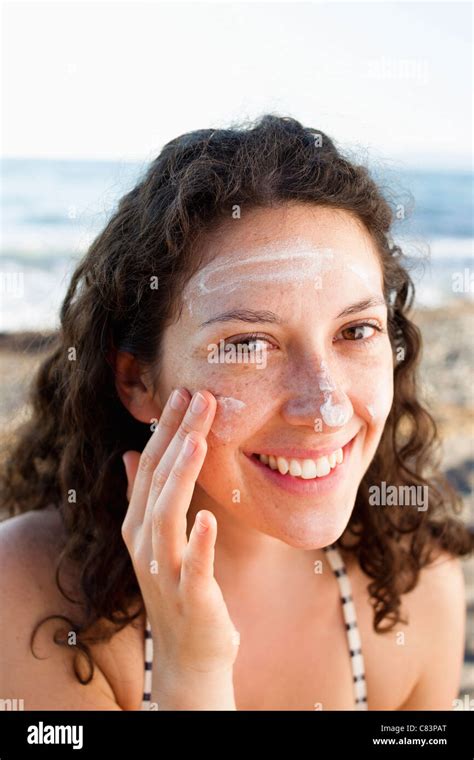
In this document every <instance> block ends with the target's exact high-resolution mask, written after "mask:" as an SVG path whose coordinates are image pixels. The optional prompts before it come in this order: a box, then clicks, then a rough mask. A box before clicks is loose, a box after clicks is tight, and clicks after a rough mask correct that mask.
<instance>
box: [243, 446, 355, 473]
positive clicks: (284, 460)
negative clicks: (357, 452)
mask: <svg viewBox="0 0 474 760" xmlns="http://www.w3.org/2000/svg"><path fill="white" fill-rule="evenodd" d="M354 437H355V436H354ZM353 440H354V438H352V439H351V440H350V441H348V442H347V444H345V445H344V446H342V447H340V448H337V449H334V451H332V452H330V453H328V454H327V455H325V456H321V457H318V458H317V459H306V458H305V459H301V458H298V457H284V456H273V455H271V454H260V453H253V454H247V456H248V457H249V459H251V460H253V461H255V462H256V463H258V464H259V465H260V466H262V465H264V466H265V467H267V468H268V469H269V470H272V471H274V472H275V474H277V473H278V474H280V475H283V476H286V477H288V479H289V480H293V479H295V480H300V481H301V480H320V479H322V478H326V477H327V476H328V475H332V474H333V471H338V470H339V467H340V466H341V465H342V464H343V463H344V458H345V455H346V454H347V453H348V451H349V449H350V447H351V445H352V442H353Z"/></svg>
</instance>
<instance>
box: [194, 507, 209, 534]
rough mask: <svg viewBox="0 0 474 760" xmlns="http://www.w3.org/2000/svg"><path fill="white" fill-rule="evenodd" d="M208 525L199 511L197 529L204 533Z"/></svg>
mask: <svg viewBox="0 0 474 760" xmlns="http://www.w3.org/2000/svg"><path fill="white" fill-rule="evenodd" d="M208 527H209V526H208V525H207V523H205V522H204V521H203V520H202V519H201V512H198V513H197V515H196V530H197V532H198V533H201V534H202V533H206V531H207V529H208Z"/></svg>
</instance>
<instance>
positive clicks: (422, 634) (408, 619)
mask: <svg viewBox="0 0 474 760" xmlns="http://www.w3.org/2000/svg"><path fill="white" fill-rule="evenodd" d="M351 572H352V576H353V578H354V585H355V589H356V596H357V599H358V600H359V603H358V614H360V618H361V630H362V642H363V646H364V642H366V645H365V650H366V651H367V652H368V656H367V657H366V660H367V662H366V666H367V674H368V691H369V702H370V694H371V693H372V696H373V702H372V709H398V710H410V709H411V710H417V709H425V710H446V709H452V703H453V700H454V699H455V698H456V697H457V696H458V689H459V683H460V678H461V669H462V663H463V654H464V638H465V615H466V605H465V588H464V574H463V569H462V564H461V561H460V560H459V558H457V557H454V556H453V555H451V554H449V553H448V552H446V551H443V550H438V551H437V552H436V553H435V554H433V558H432V561H431V562H430V563H429V564H428V565H426V566H425V567H423V568H422V569H421V570H420V572H419V575H418V580H417V583H416V585H415V586H414V588H413V589H411V590H410V591H408V592H406V593H404V594H402V596H401V599H400V602H401V606H400V614H401V617H402V620H401V621H399V622H398V623H397V624H396V625H395V627H394V628H392V629H390V630H388V631H386V632H385V633H377V632H375V630H374V627H373V617H374V613H373V607H372V600H371V598H370V594H369V590H368V587H369V584H370V582H371V581H372V579H371V578H369V577H368V576H366V575H365V573H363V572H362V570H361V569H360V567H359V566H358V565H354V566H353V567H352V571H351ZM371 686H372V689H371V688H370V687H371ZM386 695H390V699H389V701H388V702H387V699H388V697H386ZM374 702H375V705H374Z"/></svg>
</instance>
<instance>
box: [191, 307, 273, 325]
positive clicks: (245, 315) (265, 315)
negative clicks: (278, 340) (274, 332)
mask: <svg viewBox="0 0 474 760" xmlns="http://www.w3.org/2000/svg"><path fill="white" fill-rule="evenodd" d="M214 322H271V323H273V324H277V325H280V324H281V319H280V317H279V316H278V315H277V314H275V312H273V311H256V310H254V309H230V311H224V312H222V314H217V315H216V316H215V317H211V318H210V319H207V320H206V321H205V322H203V323H202V325H199V329H201V328H202V327H207V325H212V324H213V323H214Z"/></svg>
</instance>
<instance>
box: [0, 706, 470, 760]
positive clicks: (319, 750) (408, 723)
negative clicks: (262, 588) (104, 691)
mask: <svg viewBox="0 0 474 760" xmlns="http://www.w3.org/2000/svg"><path fill="white" fill-rule="evenodd" d="M473 724H474V721H473V713H472V711H470V710H459V711H452V712H440V711H430V712H423V711H416V712H379V711H368V712H365V711H362V712H356V711H354V712H349V711H347V712H325V711H314V712H296V711H288V712H282V711H272V712H270V711H269V712H264V711H255V712H250V711H249V712H246V711H238V712H205V711H193V712H170V711H166V712H165V711H163V712H159V711H150V712H139V711H137V712H77V711H74V712H67V711H60V712H39V711H29V712H22V711H20V710H18V711H11V712H9V711H6V712H2V713H0V760H19V759H20V758H23V757H24V756H25V755H26V756H30V757H39V758H41V757H51V758H55V757H56V758H61V760H63V758H67V757H73V758H79V757H80V758H84V757H86V758H88V757H91V758H92V757H94V758H97V756H98V753H101V752H105V753H106V754H105V758H106V760H108V758H109V757H110V758H112V757H115V756H118V757H120V758H123V757H130V758H131V759H132V760H142V758H144V759H145V760H147V759H152V760H155V758H157V760H158V759H160V758H162V757H163V756H164V754H165V752H166V753H167V754H168V753H170V751H171V752H173V751H178V752H179V753H180V755H181V753H182V751H183V749H186V748H188V747H189V750H190V751H192V752H193V757H195V756H196V754H197V753H199V755H201V754H203V755H207V754H210V755H211V756H213V755H218V756H219V757H224V758H226V755H227V753H229V752H231V753H232V755H235V753H236V752H238V751H239V750H240V751H241V752H242V753H245V755H244V757H247V756H248V755H249V753H252V755H253V753H254V752H255V750H256V749H259V748H261V749H262V754H263V756H264V757H265V758H266V757H268V755H269V753H270V752H271V751H272V750H274V751H278V756H279V757H280V756H281V754H282V751H283V750H284V749H285V748H286V747H287V748H288V753H289V755H290V757H291V758H293V757H294V756H295V754H296V753H298V752H305V753H307V752H308V751H309V752H310V753H311V754H310V757H311V758H314V760H320V759H321V760H326V758H333V757H334V758H343V757H346V758H353V757H354V755H355V754H356V756H358V757H359V756H360V757H362V758H365V757H399V756H401V755H402V753H403V755H404V756H405V757H407V758H412V757H413V758H415V757H416V758H441V757H442V758H445V757H449V758H453V759H454V758H455V759H456V760H463V759H464V758H466V760H472V758H474V740H473V734H474V732H473ZM61 726H62V727H64V729H60V728H56V727H61ZM74 727H76V731H75V732H74ZM80 727H82V735H81V732H80ZM435 727H436V728H435ZM28 739H30V741H28ZM50 739H53V740H55V741H56V742H57V743H55V744H52V743H49V740H50ZM61 740H69V742H70V743H69V744H66V743H61ZM382 740H384V741H383V743H382ZM389 740H390V741H389ZM422 740H425V743H424V745H422V744H421V742H422ZM33 741H38V742H40V741H42V743H32V742H33ZM81 743H82V746H81V747H79V744H81ZM74 745H76V746H77V750H75V749H74V748H73V746H74Z"/></svg>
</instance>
